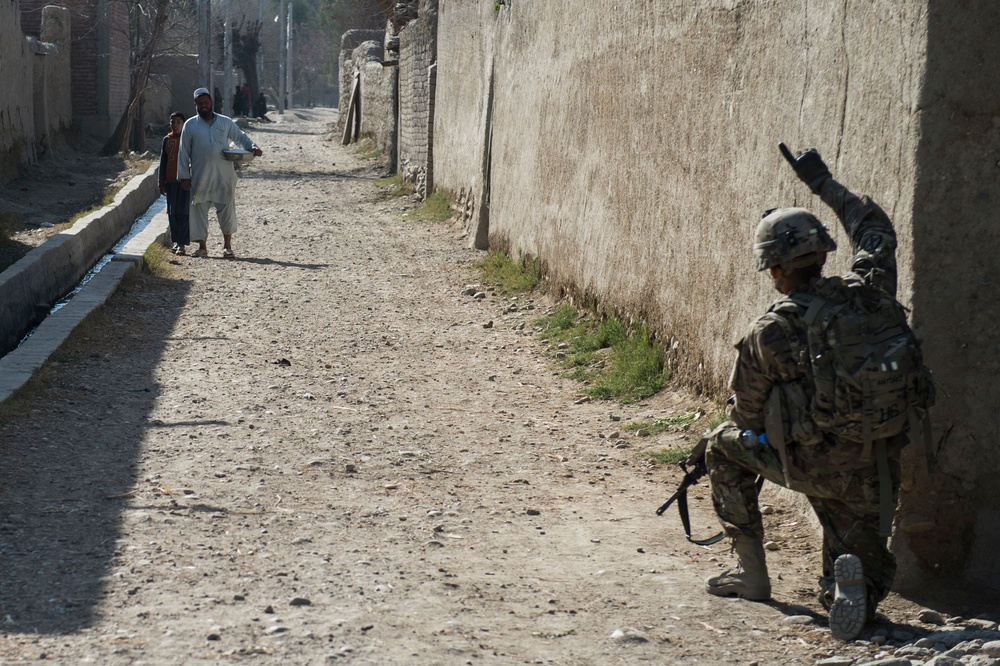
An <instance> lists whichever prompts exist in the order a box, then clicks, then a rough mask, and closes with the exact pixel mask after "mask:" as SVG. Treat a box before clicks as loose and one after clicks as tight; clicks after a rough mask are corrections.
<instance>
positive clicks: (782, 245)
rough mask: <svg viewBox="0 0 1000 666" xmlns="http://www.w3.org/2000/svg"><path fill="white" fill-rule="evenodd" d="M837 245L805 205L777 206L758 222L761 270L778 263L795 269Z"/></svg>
mask: <svg viewBox="0 0 1000 666" xmlns="http://www.w3.org/2000/svg"><path fill="white" fill-rule="evenodd" d="M836 249H837V244H836V243H835V242H833V239H832V238H830V234H829V233H828V232H827V230H826V227H824V226H823V224H822V223H821V222H820V221H819V220H818V219H817V218H816V216H815V215H813V214H812V213H810V212H809V211H807V210H806V209H805V208H775V209H774V210H769V211H767V212H766V213H764V217H763V218H762V219H761V221H760V224H758V225H757V233H756V234H755V235H754V244H753V257H754V263H755V264H756V266H757V270H758V271H763V270H767V269H768V268H770V267H771V266H778V265H780V266H781V267H782V268H783V269H785V270H791V269H793V268H799V267H801V266H808V265H809V264H813V263H815V262H816V261H817V260H818V259H819V257H820V255H821V254H822V253H824V252H833V251H834V250H836Z"/></svg>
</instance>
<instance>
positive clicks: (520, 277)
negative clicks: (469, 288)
mask: <svg viewBox="0 0 1000 666" xmlns="http://www.w3.org/2000/svg"><path fill="white" fill-rule="evenodd" d="M475 268H476V270H478V271H479V274H480V276H481V277H482V279H483V281H484V282H489V283H490V284H493V285H496V287H497V290H498V291H499V292H500V293H501V294H503V295H505V296H509V295H512V294H524V293H527V292H529V291H531V290H533V289H534V288H535V287H537V286H538V283H539V282H540V281H541V279H542V268H541V264H540V262H538V261H523V262H517V261H514V260H513V259H511V257H510V255H508V254H507V253H506V252H491V253H490V254H488V255H486V256H485V257H484V258H482V259H480V260H479V261H478V262H476V265H475Z"/></svg>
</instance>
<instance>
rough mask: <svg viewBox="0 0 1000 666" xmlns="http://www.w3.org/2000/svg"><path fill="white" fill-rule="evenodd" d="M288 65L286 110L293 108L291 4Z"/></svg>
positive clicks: (286, 68) (289, 11) (286, 69)
mask: <svg viewBox="0 0 1000 666" xmlns="http://www.w3.org/2000/svg"><path fill="white" fill-rule="evenodd" d="M287 28H288V64H286V65H285V76H286V77H287V79H288V80H287V81H286V82H285V90H286V92H287V94H288V108H289V109H290V108H292V106H294V102H293V101H292V91H293V90H295V88H293V87H292V3H291V2H289V3H288V25H287Z"/></svg>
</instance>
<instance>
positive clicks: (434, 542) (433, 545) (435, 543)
mask: <svg viewBox="0 0 1000 666" xmlns="http://www.w3.org/2000/svg"><path fill="white" fill-rule="evenodd" d="M427 546H428V547H430V548H444V544H443V543H441V542H440V541H438V540H437V539H431V540H430V541H428V542H427Z"/></svg>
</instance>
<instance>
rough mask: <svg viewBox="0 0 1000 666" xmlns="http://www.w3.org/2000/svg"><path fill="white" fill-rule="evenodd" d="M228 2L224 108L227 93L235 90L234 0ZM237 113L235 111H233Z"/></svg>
mask: <svg viewBox="0 0 1000 666" xmlns="http://www.w3.org/2000/svg"><path fill="white" fill-rule="evenodd" d="M224 2H225V3H226V28H225V30H226V34H225V35H223V45H224V47H225V50H226V59H225V62H226V64H225V68H226V69H225V71H224V72H223V74H222V80H223V84H222V110H223V111H225V110H226V102H225V100H226V95H231V94H232V90H233V0H224ZM230 113H232V115H234V116H235V115H236V112H235V111H231V112H230Z"/></svg>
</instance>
